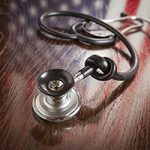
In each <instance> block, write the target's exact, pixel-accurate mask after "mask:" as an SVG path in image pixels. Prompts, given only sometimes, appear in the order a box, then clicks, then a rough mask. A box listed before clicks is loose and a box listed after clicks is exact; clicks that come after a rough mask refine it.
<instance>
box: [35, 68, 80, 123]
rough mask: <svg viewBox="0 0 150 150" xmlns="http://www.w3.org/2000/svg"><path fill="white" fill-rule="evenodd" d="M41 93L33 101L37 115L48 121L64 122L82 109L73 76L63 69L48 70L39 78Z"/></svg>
mask: <svg viewBox="0 0 150 150" xmlns="http://www.w3.org/2000/svg"><path fill="white" fill-rule="evenodd" d="M37 83H38V87H39V90H40V92H39V93H38V94H37V95H36V96H35V97H34V99H33V110H34V112H35V114H36V115H37V116H38V117H40V118H42V119H44V120H47V121H53V122H58V121H64V120H68V119H70V118H71V117H73V116H74V115H75V114H76V113H77V112H78V111H79V109H80V107H81V104H80V96H79V93H78V92H77V91H76V90H75V89H74V88H73V86H74V83H75V82H74V78H73V76H72V75H71V74H70V73H69V72H67V71H65V70H62V69H53V70H48V71H46V72H44V73H42V74H41V75H40V77H39V78H38V82H37Z"/></svg>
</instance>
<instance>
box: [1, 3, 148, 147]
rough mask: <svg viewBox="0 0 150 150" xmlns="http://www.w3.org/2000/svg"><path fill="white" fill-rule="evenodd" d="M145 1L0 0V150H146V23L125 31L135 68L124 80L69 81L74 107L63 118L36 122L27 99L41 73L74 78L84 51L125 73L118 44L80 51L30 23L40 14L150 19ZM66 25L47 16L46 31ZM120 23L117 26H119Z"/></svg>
mask: <svg viewBox="0 0 150 150" xmlns="http://www.w3.org/2000/svg"><path fill="white" fill-rule="evenodd" d="M149 5H150V2H149V0H121V1H115V0H83V1H81V0H70V1H69V0H61V1H58V0H49V1H48V0H0V150H34V149H35V150H50V149H52V150H149V149H150V38H149V33H150V26H148V25H147V24H145V25H144V27H143V31H141V32H138V33H134V34H130V35H128V36H127V38H128V40H129V41H130V42H131V43H132V44H133V46H134V47H135V48H136V50H137V52H138V55H139V59H140V66H139V70H138V73H137V75H136V77H135V78H134V79H133V80H132V81H127V82H120V81H114V80H110V81H105V82H100V81H97V80H95V79H93V78H92V77H88V78H86V79H85V80H83V81H81V82H79V83H77V84H76V88H77V89H78V91H79V92H80V94H81V95H82V108H81V110H80V112H79V113H78V114H77V115H76V116H75V117H74V118H73V119H71V120H69V121H67V122H63V123H55V124H54V123H49V122H44V121H42V120H40V119H39V118H37V117H36V116H35V115H34V113H33V111H32V100H33V97H34V95H35V94H36V93H37V86H36V79H37V77H38V76H39V74H40V73H41V72H43V71H45V70H47V69H52V68H63V69H66V70H68V71H70V72H71V73H72V74H75V73H76V72H77V71H78V70H79V69H81V68H82V67H83V66H84V61H85V59H86V58H87V57H89V56H90V55H92V54H98V55H101V56H107V57H110V58H112V59H113V60H114V61H115V62H116V64H117V66H118V71H126V70H127V69H129V65H128V61H127V59H126V57H124V53H125V52H126V49H125V47H124V46H123V45H122V44H121V43H118V44H117V45H115V47H114V48H111V47H99V46H94V45H92V46H85V45H84V44H81V43H78V42H74V41H72V42H62V41H59V40H51V39H48V38H46V37H44V36H42V35H40V34H39V32H38V29H39V27H38V24H37V20H38V18H39V16H40V15H41V14H43V13H44V12H46V11H48V10H49V11H57V10H72V11H78V12H83V13H87V14H90V15H93V16H95V17H98V18H101V19H102V18H115V17H119V15H120V13H121V12H123V11H124V12H127V13H128V14H129V15H138V16H143V17H147V18H150V9H149ZM73 21H74V20H70V19H68V18H60V19H58V18H57V19H56V18H53V22H52V23H51V25H52V26H55V27H56V25H57V26H58V27H62V26H64V25H67V27H68V26H69V24H70V23H72V22H73ZM122 25H123V24H119V26H122Z"/></svg>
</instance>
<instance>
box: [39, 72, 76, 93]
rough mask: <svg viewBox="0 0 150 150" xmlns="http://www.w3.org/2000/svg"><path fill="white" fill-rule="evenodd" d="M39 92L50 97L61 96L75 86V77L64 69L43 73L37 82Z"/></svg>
mask: <svg viewBox="0 0 150 150" xmlns="http://www.w3.org/2000/svg"><path fill="white" fill-rule="evenodd" d="M37 84H38V87H39V90H40V91H41V92H42V93H44V94H46V95H49V96H61V95H63V94H65V93H66V92H68V91H69V90H70V89H71V88H72V87H73V86H74V84H75V83H74V78H73V76H72V75H71V74H70V73H69V72H68V71H66V70H63V69H52V70H47V71H45V72H43V73H42V74H41V75H40V76H39V78H38V81H37Z"/></svg>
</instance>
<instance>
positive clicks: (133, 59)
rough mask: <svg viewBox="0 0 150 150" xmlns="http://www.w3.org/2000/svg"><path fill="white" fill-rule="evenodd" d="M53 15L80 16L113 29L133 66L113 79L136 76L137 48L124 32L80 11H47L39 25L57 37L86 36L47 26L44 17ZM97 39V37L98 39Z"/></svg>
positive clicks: (80, 38) (125, 78)
mask: <svg viewBox="0 0 150 150" xmlns="http://www.w3.org/2000/svg"><path fill="white" fill-rule="evenodd" d="M53 16H71V17H78V18H82V19H84V20H85V21H87V22H89V21H91V22H95V23H96V24H98V25H100V26H102V27H104V28H106V29H107V30H109V31H111V32H112V33H114V35H115V36H116V37H117V38H118V39H120V40H121V41H122V42H123V43H124V44H125V46H126V47H127V48H128V50H129V52H130V55H131V68H130V69H129V70H128V71H127V72H124V73H122V72H117V73H116V74H115V76H114V77H113V79H116V80H129V79H131V78H133V77H134V76H135V73H136V72H137V70H138V64H139V61H138V55H137V53H136V51H135V49H134V48H133V46H132V45H131V44H130V43H129V42H128V40H127V39H126V38H125V36H124V35H123V34H121V33H120V32H119V31H118V30H116V29H115V28H113V27H112V26H110V25H108V24H106V23H105V22H103V21H101V20H99V19H97V18H95V17H92V16H89V15H86V14H82V13H78V12H70V11H58V12H46V13H44V14H43V15H42V16H41V17H40V19H39V26H40V28H41V29H42V30H43V31H44V32H46V33H48V34H52V35H54V36H56V37H60V38H65V39H71V40H79V41H84V40H85V37H84V36H83V35H81V34H78V33H76V34H67V33H61V32H59V31H56V30H54V29H52V28H49V27H47V26H46V24H45V21H44V19H46V18H49V17H53ZM96 40H97V39H96Z"/></svg>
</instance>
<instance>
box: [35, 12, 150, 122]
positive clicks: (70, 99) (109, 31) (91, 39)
mask: <svg viewBox="0 0 150 150" xmlns="http://www.w3.org/2000/svg"><path fill="white" fill-rule="evenodd" d="M57 16H67V17H77V18H80V19H82V21H79V22H76V23H75V24H73V25H72V26H71V27H70V31H69V33H63V32H61V31H57V30H55V29H53V28H50V27H48V26H47V25H46V23H45V19H48V18H49V19H50V18H51V17H57ZM127 20H129V21H132V22H134V24H133V25H132V26H129V27H127V28H125V29H124V30H122V31H121V32H120V31H118V30H117V29H115V28H114V27H112V26H111V25H109V24H108V23H114V22H118V21H119V22H122V21H127ZM143 22H147V23H150V22H149V21H148V20H147V19H145V18H140V17H136V16H126V15H124V16H122V17H121V18H118V19H112V20H99V19H97V18H95V17H93V16H89V15H86V14H82V13H77V12H69V11H57V12H46V13H44V14H43V15H42V16H41V17H40V18H39V21H38V23H39V27H40V31H41V33H42V34H43V35H44V36H46V37H48V38H53V39H60V40H64V41H69V40H76V41H79V42H81V43H83V44H88V45H91V44H94V45H114V44H115V43H116V42H118V41H122V42H123V43H124V45H125V46H126V47H127V49H128V50H129V52H130V55H131V59H130V66H131V67H130V69H129V70H128V71H126V72H118V71H117V66H116V64H115V62H114V61H113V60H112V59H110V58H108V57H101V56H98V55H92V56H90V57H89V58H87V59H86V61H85V66H84V67H83V68H82V69H81V70H79V71H78V72H77V73H76V74H75V75H74V76H73V75H72V74H71V73H69V72H68V71H66V70H63V69H52V70H48V71H45V72H44V73H42V74H41V75H40V76H39V77H38V79H37V84H38V88H39V90H40V92H39V93H38V94H37V95H36V96H35V97H34V100H33V110H34V112H35V113H36V115H37V116H38V117H40V118H42V119H44V120H48V121H54V122H58V121H64V120H68V119H70V118H71V117H73V116H75V115H76V114H77V113H78V111H79V110H80V107H81V102H80V99H81V97H80V95H79V93H78V91H77V90H76V89H75V88H74V85H75V83H76V82H79V81H81V80H82V79H84V78H86V77H87V76H89V75H91V76H92V77H93V78H95V79H96V80H100V81H106V80H110V79H115V80H122V81H125V80H130V79H132V78H133V77H134V76H135V74H136V72H137V70H138V63H139V60H138V55H137V53H136V51H135V49H134V48H133V46H132V45H131V44H130V43H129V41H128V40H127V39H126V37H125V36H124V34H126V33H128V32H130V31H133V30H139V29H141V28H142V27H143ZM94 24H96V25H97V26H100V27H103V28H105V30H104V29H103V30H101V31H97V32H95V31H92V30H90V28H91V26H93V25H94ZM83 32H84V33H85V34H82V33H83ZM104 32H105V33H104ZM102 33H104V34H102ZM99 70H100V71H99Z"/></svg>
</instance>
